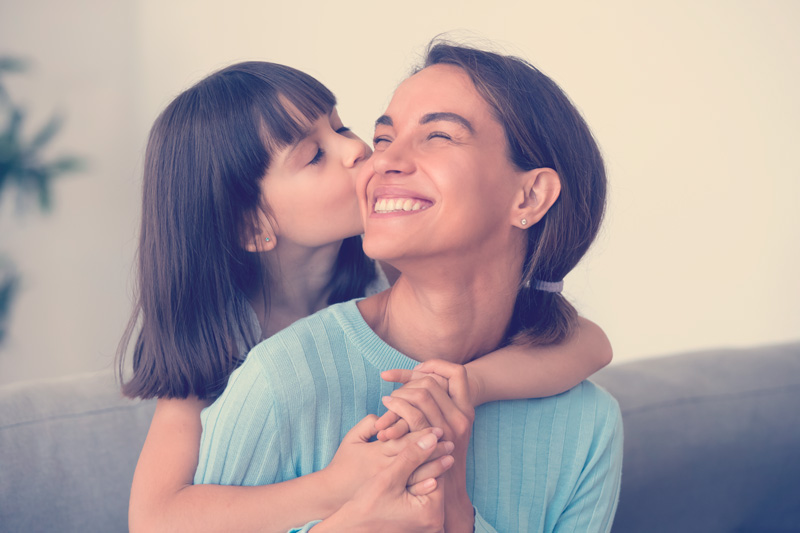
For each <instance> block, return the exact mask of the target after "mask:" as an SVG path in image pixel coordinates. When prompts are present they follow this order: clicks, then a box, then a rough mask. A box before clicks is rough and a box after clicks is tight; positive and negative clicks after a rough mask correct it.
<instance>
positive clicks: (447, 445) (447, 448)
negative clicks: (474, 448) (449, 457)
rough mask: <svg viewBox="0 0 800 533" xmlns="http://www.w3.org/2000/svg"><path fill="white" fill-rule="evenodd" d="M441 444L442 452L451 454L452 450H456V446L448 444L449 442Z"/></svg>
mask: <svg viewBox="0 0 800 533" xmlns="http://www.w3.org/2000/svg"><path fill="white" fill-rule="evenodd" d="M442 444H444V451H445V452H446V453H450V452H452V451H453V450H455V449H456V445H455V444H453V443H452V442H450V441H449V440H448V441H446V442H443V443H442Z"/></svg>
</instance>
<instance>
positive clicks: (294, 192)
mask: <svg viewBox="0 0 800 533" xmlns="http://www.w3.org/2000/svg"><path fill="white" fill-rule="evenodd" d="M370 153H371V151H370V149H369V147H367V145H366V144H365V143H364V141H362V140H361V139H359V138H358V137H357V136H356V135H355V134H354V133H352V132H351V131H350V130H349V129H347V128H346V127H344V125H343V124H342V121H341V119H340V118H339V114H338V112H337V111H336V109H334V110H332V111H331V113H330V115H323V116H321V117H319V118H318V119H317V120H316V121H314V122H313V123H309V124H308V129H307V131H306V135H305V136H304V137H303V138H302V139H301V140H300V141H299V142H297V143H295V144H294V145H291V146H288V147H286V148H284V149H283V150H281V151H279V152H277V153H276V154H275V156H274V159H273V163H272V164H271V165H270V169H269V170H268V171H267V175H266V176H265V178H264V181H263V184H262V187H261V190H262V194H263V195H264V198H265V201H266V204H267V206H268V207H269V209H270V211H271V212H272V215H273V217H272V221H271V224H270V226H271V230H272V234H273V235H274V236H275V237H276V238H277V239H276V241H277V246H286V245H287V244H288V243H294V244H297V245H300V246H304V247H318V246H324V245H326V244H331V243H334V242H337V241H341V240H342V239H345V238H347V237H352V236H353V235H359V234H361V233H362V232H363V224H362V221H361V217H360V214H359V210H358V200H357V198H356V195H355V194H354V191H355V177H356V172H357V171H358V169H359V168H360V167H361V166H362V164H363V163H364V161H365V160H366V159H367V158H368V157H369V155H370Z"/></svg>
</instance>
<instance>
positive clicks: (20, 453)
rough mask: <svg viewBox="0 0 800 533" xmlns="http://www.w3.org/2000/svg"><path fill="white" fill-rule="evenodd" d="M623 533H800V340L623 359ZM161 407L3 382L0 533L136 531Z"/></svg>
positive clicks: (610, 379)
mask: <svg viewBox="0 0 800 533" xmlns="http://www.w3.org/2000/svg"><path fill="white" fill-rule="evenodd" d="M593 379H594V381H596V382H597V383H599V384H601V385H602V386H604V387H606V388H607V389H608V390H609V391H610V392H611V393H612V394H614V396H616V397H617V399H618V400H619V403H620V406H621V408H622V414H623V421H624V424H625V459H624V466H623V476H622V492H621V496H620V504H619V510H618V513H617V517H616V520H615V523H614V529H613V531H614V533H628V532H635V533H658V532H670V533H673V532H680V533H691V532H698V533H700V532H702V533H715V532H726V533H728V532H764V533H766V532H788V531H800V342H798V343H792V344H784V345H777V346H762V347H755V348H750V349H735V350H734V349H724V350H713V351H705V352H697V353H686V354H679V355H673V356H668V357H661V358H655V359H648V360H643V361H637V362H633V363H627V364H615V365H612V366H611V367H609V368H606V369H605V370H603V371H602V372H600V373H599V374H598V375H597V376H596V377H595V378H593ZM153 408H154V404H153V402H139V401H129V400H125V399H123V398H121V397H120V394H119V392H118V389H117V387H116V384H115V383H114V378H113V375H112V374H111V373H109V372H100V373H95V374H84V375H78V376H72V377H67V378H63V379H56V380H47V381H41V382H28V383H18V384H12V385H8V386H4V387H0V531H3V532H26V533H34V532H38V531H59V532H72V531H75V532H78V531H80V532H93V531H98V532H114V531H125V530H126V529H127V504H128V489H129V486H130V482H131V476H132V474H133V469H134V466H135V464H136V458H137V456H138V453H139V450H140V449H141V446H142V443H143V442H144V437H145V434H146V432H147V427H148V424H149V421H150V418H151V416H152V414H153Z"/></svg>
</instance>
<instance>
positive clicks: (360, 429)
mask: <svg viewBox="0 0 800 533" xmlns="http://www.w3.org/2000/svg"><path fill="white" fill-rule="evenodd" d="M377 420H378V417H377V415H372V414H370V415H367V416H365V417H364V418H362V419H361V420H359V421H358V423H357V424H356V425H355V426H353V427H352V428H351V429H350V431H348V432H347V435H345V436H344V439H343V440H345V441H348V442H359V441H360V442H368V441H369V440H370V439H371V438H372V437H374V436H375V435H377V434H378V430H377V429H376V428H375V422H376V421H377Z"/></svg>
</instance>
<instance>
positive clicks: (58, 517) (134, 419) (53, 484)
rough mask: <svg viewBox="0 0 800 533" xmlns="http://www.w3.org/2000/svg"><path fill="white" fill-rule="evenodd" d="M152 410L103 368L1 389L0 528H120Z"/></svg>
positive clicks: (124, 524)
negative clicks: (126, 395)
mask: <svg viewBox="0 0 800 533" xmlns="http://www.w3.org/2000/svg"><path fill="white" fill-rule="evenodd" d="M154 408H155V403H154V402H141V401H132V400H128V399H125V398H123V397H122V396H121V394H120V392H119V386H118V385H117V384H116V383H115V379H114V375H113V373H111V372H108V371H104V372H97V373H92V374H81V375H76V376H70V377H66V378H60V379H50V380H41V381H36V382H24V383H13V384H10V385H5V386H2V387H0V524H2V527H0V529H2V530H3V531H25V532H37V531H76V532H77V531H80V532H87V531H103V532H113V531H127V528H128V524H127V516H128V512H127V511H128V496H129V493H130V485H131V480H132V478H133V471H134V468H135V466H136V460H137V458H138V456H139V451H140V450H141V448H142V444H143V443H144V438H145V436H146V434H147V428H148V426H149V424H150V419H151V418H152V414H153V409H154Z"/></svg>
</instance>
